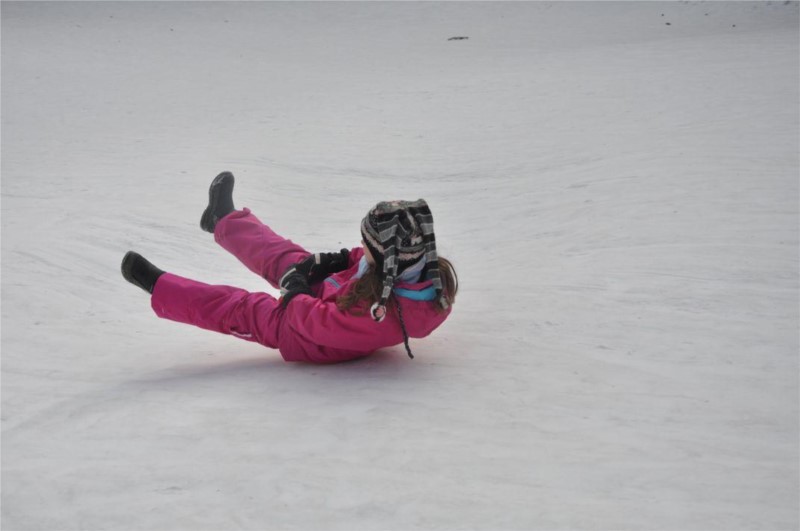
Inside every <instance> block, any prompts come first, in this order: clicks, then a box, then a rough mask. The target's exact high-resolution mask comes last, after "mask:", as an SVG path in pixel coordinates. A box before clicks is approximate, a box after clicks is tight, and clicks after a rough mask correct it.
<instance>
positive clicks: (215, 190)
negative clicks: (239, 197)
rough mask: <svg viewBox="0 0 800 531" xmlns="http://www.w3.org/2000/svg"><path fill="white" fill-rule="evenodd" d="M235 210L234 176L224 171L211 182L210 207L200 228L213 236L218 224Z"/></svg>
mask: <svg viewBox="0 0 800 531" xmlns="http://www.w3.org/2000/svg"><path fill="white" fill-rule="evenodd" d="M234 210H236V209H235V208H234V207H233V174H232V173H231V172H229V171H224V172H222V173H220V174H219V175H217V176H216V177H215V178H214V180H213V181H211V186H210V187H209V188H208V206H207V207H206V209H205V211H203V217H201V218H200V228H201V229H203V230H204V231H206V232H210V233H212V234H213V233H214V227H216V226H217V222H218V221H219V220H221V219H222V218H223V217H225V216H226V215H228V214H230V213H231V212H233V211H234Z"/></svg>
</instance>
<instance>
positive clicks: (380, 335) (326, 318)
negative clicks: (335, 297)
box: [285, 294, 403, 352]
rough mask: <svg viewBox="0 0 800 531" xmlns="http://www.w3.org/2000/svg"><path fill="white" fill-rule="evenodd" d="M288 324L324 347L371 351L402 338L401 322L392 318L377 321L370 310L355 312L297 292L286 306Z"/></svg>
mask: <svg viewBox="0 0 800 531" xmlns="http://www.w3.org/2000/svg"><path fill="white" fill-rule="evenodd" d="M285 318H286V322H287V324H288V325H289V327H290V328H291V329H292V330H294V331H295V332H297V333H298V334H300V335H301V336H303V337H305V338H306V339H308V340H310V341H312V342H313V343H315V344H317V345H321V346H325V347H332V348H339V349H345V350H353V351H361V352H372V351H374V350H377V349H379V348H382V347H389V346H393V345H397V344H399V343H402V342H403V334H402V331H401V330H400V327H399V326H395V325H396V323H395V322H394V321H393V320H391V319H385V320H383V321H382V322H380V323H378V322H375V321H373V320H372V318H371V317H370V316H369V314H366V315H353V314H351V313H346V312H343V311H341V310H339V308H337V307H336V303H335V302H324V301H322V300H320V299H317V298H315V297H312V296H309V295H303V294H301V295H297V296H295V297H294V298H293V299H292V300H291V301H290V302H289V304H288V305H287V306H286V317H285Z"/></svg>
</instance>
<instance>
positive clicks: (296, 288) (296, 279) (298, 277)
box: [278, 259, 311, 308]
mask: <svg viewBox="0 0 800 531" xmlns="http://www.w3.org/2000/svg"><path fill="white" fill-rule="evenodd" d="M310 267H311V263H310V262H309V261H308V259H305V260H303V261H302V262H298V263H296V264H294V265H292V266H290V267H289V269H287V270H286V272H285V273H284V274H283V276H282V277H281V279H280V281H279V282H278V285H279V286H280V287H281V295H282V298H281V306H283V307H284V308H286V306H287V305H288V304H289V301H290V300H292V299H293V298H294V297H296V296H297V295H300V294H301V293H304V294H305V295H311V288H310V287H309V286H308V273H309V269H310Z"/></svg>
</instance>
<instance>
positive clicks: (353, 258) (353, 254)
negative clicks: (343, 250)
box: [348, 247, 364, 269]
mask: <svg viewBox="0 0 800 531" xmlns="http://www.w3.org/2000/svg"><path fill="white" fill-rule="evenodd" d="M362 256H364V248H363V247H353V248H352V249H350V258H349V260H348V261H349V262H350V263H349V264H348V269H350V268H351V267H353V266H354V265H356V264H358V262H360V261H361V257H362Z"/></svg>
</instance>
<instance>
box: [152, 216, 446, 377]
mask: <svg viewBox="0 0 800 531" xmlns="http://www.w3.org/2000/svg"><path fill="white" fill-rule="evenodd" d="M214 239H215V240H216V241H217V243H219V244H220V245H221V246H222V247H224V248H225V249H227V250H228V251H229V252H231V253H232V254H233V255H234V256H235V257H236V258H238V259H239V260H240V261H241V262H242V263H243V264H244V265H245V266H247V268H248V269H250V270H251V271H253V272H254V273H256V274H257V275H259V276H261V277H263V278H265V279H266V280H267V282H269V283H270V284H271V285H272V286H273V287H275V288H278V280H279V279H280V276H281V275H282V274H283V273H284V272H285V270H286V269H287V268H288V267H289V266H290V265H292V264H294V263H297V262H299V261H301V260H303V259H304V258H306V257H307V256H308V255H309V254H310V253H309V252H308V251H306V250H305V249H303V248H302V247H300V246H299V245H297V244H295V243H293V242H292V241H291V240H287V239H284V238H282V237H281V236H278V235H277V234H275V233H274V232H273V231H272V230H271V229H270V228H269V227H267V226H266V225H264V224H263V223H261V221H259V220H258V218H256V217H255V216H254V215H253V214H251V213H250V210H249V209H246V208H245V209H244V210H241V211H234V212H232V213H230V214H228V215H227V216H225V217H224V218H222V219H221V220H220V221H219V222H218V223H217V226H216V229H215V231H214ZM363 254H364V250H363V249H362V248H360V247H358V248H355V249H353V250H352V251H351V252H350V260H349V267H348V268H347V269H346V270H345V271H342V272H339V273H336V274H334V275H332V276H330V277H328V278H327V279H325V281H324V282H320V283H319V284H315V285H313V286H311V290H312V292H313V293H314V296H309V295H303V294H301V295H297V296H295V297H294V298H293V299H292V300H291V301H290V302H289V304H288V305H287V307H286V308H283V307H281V305H280V303H279V301H278V300H277V299H276V298H275V297H273V296H272V295H270V294H268V293H250V292H247V291H245V290H243V289H239V288H234V287H230V286H211V285H208V284H203V283H202V282H197V281H194V280H190V279H187V278H183V277H179V276H177V275H173V274H171V273H164V274H163V275H161V277H159V279H158V281H157V282H156V285H155V288H154V289H153V296H152V298H151V305H152V307H153V310H154V311H155V313H156V315H158V316H159V317H162V318H165V319H171V320H173V321H178V322H180V323H187V324H192V325H195V326H198V327H200V328H205V329H207V330H213V331H215V332H221V333H223V334H230V335H234V336H236V337H239V338H242V339H246V340H248V341H255V342H257V343H260V344H262V345H264V346H266V347H270V348H277V349H279V350H280V353H281V355H282V356H283V359H284V360H286V361H306V362H312V363H335V362H339V361H345V360H350V359H354V358H360V357H363V356H366V355H369V354H371V353H372V352H374V351H375V350H377V349H379V348H382V347H390V346H394V345H399V344H400V343H402V342H403V332H402V329H401V327H400V319H399V318H398V315H397V310H396V308H394V306H393V305H390V306H389V308H388V309H389V310H390V311H389V312H388V313H387V315H386V318H385V319H384V320H383V321H381V322H375V321H374V320H373V319H372V318H371V317H370V315H369V313H368V312H367V313H365V314H364V315H354V314H352V313H350V312H342V311H340V310H339V309H338V308H337V307H336V298H337V296H338V295H339V294H340V293H344V291H345V290H347V289H348V288H349V286H350V285H351V284H352V283H353V282H355V279H353V278H352V277H353V275H355V274H356V272H357V270H358V262H359V260H360V259H361V257H362V256H363ZM430 285H431V282H430V281H427V282H421V283H417V284H398V285H396V286H395V288H401V289H405V290H410V291H420V290H423V289H425V288H427V287H429V286H430ZM395 301H397V302H399V303H400V304H401V306H402V312H403V320H404V322H405V326H406V330H407V332H408V335H409V337H415V338H419V337H425V336H427V335H428V334H430V333H431V332H433V331H434V330H435V329H436V328H438V327H439V325H441V324H442V323H443V322H444V320H445V319H447V317H448V315H449V314H450V311H451V309H448V310H447V311H445V312H438V311H437V309H436V305H437V304H438V303H437V302H430V301H421V300H413V299H412V298H406V297H395Z"/></svg>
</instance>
